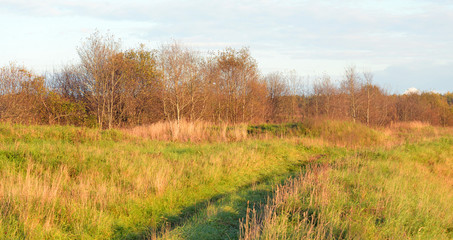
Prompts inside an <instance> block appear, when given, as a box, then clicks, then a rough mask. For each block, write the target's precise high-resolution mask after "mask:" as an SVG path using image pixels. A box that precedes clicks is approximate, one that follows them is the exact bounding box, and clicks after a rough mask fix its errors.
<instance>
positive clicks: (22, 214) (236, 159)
mask: <svg viewBox="0 0 453 240" xmlns="http://www.w3.org/2000/svg"><path fill="white" fill-rule="evenodd" d="M285 144H286V143H285V142H280V141H270V142H267V143H266V142H259V141H255V140H247V141H242V142H231V143H200V144H194V143H180V142H177V143H172V142H157V141H149V140H146V139H137V138H134V137H130V136H128V135H125V134H124V133H122V132H118V131H99V130H92V129H82V128H74V127H50V126H31V127H25V126H20V125H9V124H0V212H1V213H2V214H1V217H0V232H1V234H0V236H2V237H4V238H6V239H16V238H19V239H21V238H27V239H85V238H96V239H110V238H139V237H141V236H145V234H146V233H148V232H149V231H151V230H152V229H155V228H158V227H159V226H161V225H162V224H165V222H167V221H170V220H168V219H173V220H171V221H177V219H178V218H179V215H181V214H182V211H183V209H185V208H187V207H190V206H192V205H194V204H197V203H198V202H200V201H205V200H206V199H210V198H213V197H216V196H218V195H222V194H227V193H229V192H232V191H235V190H237V189H238V188H240V187H241V186H245V185H248V184H251V183H253V182H257V181H260V179H263V178H266V177H267V176H275V175H281V174H286V173H287V172H288V171H290V169H291V168H292V167H291V166H296V165H297V164H299V159H301V158H303V154H304V153H299V152H297V151H292V150H291V148H289V147H288V146H286V145H285ZM277 149H279V150H278V151H277ZM282 155H284V156H285V157H282Z"/></svg>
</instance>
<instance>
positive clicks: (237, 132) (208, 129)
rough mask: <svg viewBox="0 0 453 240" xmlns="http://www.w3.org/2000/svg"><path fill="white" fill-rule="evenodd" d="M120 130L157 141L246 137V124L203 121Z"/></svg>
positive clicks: (225, 139) (160, 123) (158, 123)
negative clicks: (219, 123)
mask: <svg viewBox="0 0 453 240" xmlns="http://www.w3.org/2000/svg"><path fill="white" fill-rule="evenodd" d="M122 131H124V132H125V133H127V134H130V135H133V136H138V137H142V138H147V139H152V140H159V141H180V142H202V141H210V142H227V141H240V140H245V139H247V126H246V125H244V124H237V125H228V124H221V125H214V124H213V123H210V122H205V121H194V122H189V121H186V120H181V121H179V123H178V122H177V121H167V122H157V123H154V124H151V125H146V126H137V127H133V128H130V129H123V130H122Z"/></svg>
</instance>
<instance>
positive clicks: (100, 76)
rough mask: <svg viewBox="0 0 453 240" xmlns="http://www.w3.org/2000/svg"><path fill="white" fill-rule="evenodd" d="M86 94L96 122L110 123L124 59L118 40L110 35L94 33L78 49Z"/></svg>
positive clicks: (111, 125) (110, 126) (102, 125)
mask: <svg viewBox="0 0 453 240" xmlns="http://www.w3.org/2000/svg"><path fill="white" fill-rule="evenodd" d="M77 50H78V53H79V57H80V60H81V66H82V69H83V71H84V74H83V75H82V77H83V78H82V84H83V88H84V89H85V90H86V93H85V98H86V99H87V100H88V101H89V103H90V106H91V107H92V109H93V110H94V111H95V113H96V116H97V121H98V125H99V127H100V128H103V127H104V123H107V124H108V127H109V128H112V127H113V115H114V112H115V101H116V100H117V98H118V96H117V94H116V92H117V88H118V87H119V84H120V82H121V81H122V80H123V78H122V74H121V70H120V68H121V67H122V64H123V61H122V56H123V55H122V53H121V52H120V42H119V41H118V40H116V39H115V38H114V37H113V36H112V35H101V34H100V33H99V32H95V33H93V34H92V35H91V36H90V37H88V38H87V39H86V41H85V42H84V43H83V44H82V46H81V47H79V48H78V49H77Z"/></svg>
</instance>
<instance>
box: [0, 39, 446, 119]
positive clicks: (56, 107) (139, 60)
mask: <svg viewBox="0 0 453 240" xmlns="http://www.w3.org/2000/svg"><path fill="white" fill-rule="evenodd" d="M77 52H78V55H79V62H78V63H76V64H71V65H66V66H64V67H62V68H60V69H58V70H56V71H54V72H53V73H48V74H45V75H37V74H35V73H33V72H31V71H30V70H27V69H26V68H25V67H23V66H18V65H16V64H10V65H8V66H5V67H2V68H1V69H0V121H7V122H13V123H22V124H71V125H77V126H90V127H99V128H114V127H131V126H137V125H145V124H151V123H154V122H158V121H177V122H179V121H181V120H182V119H184V120H188V121H197V120H203V121H209V122H214V123H220V122H222V123H232V124H234V123H264V122H274V123H279V122H297V121H303V120H304V119H308V118H328V119H344V120H352V121H354V122H362V123H365V124H368V125H377V126H384V125H388V124H390V123H392V122H399V121H423V122H429V123H431V124H433V125H442V126H453V94H452V93H447V94H438V93H433V92H425V93H421V94H417V93H412V94H403V95H397V94H390V93H388V91H386V90H385V89H383V88H381V87H379V86H378V85H376V84H374V83H373V75H372V74H371V73H369V72H359V71H357V69H356V68H355V67H348V68H346V69H345V73H344V76H343V78H342V79H341V81H340V83H339V84H337V83H336V82H335V81H333V80H332V79H331V77H330V76H328V75H324V76H321V77H318V78H316V79H314V80H313V81H312V82H311V84H308V83H307V81H305V80H304V79H303V78H301V77H300V76H298V75H297V74H296V73H295V72H289V73H282V72H274V73H270V74H267V75H265V76H263V75H262V74H260V72H259V69H258V67H257V63H256V60H255V59H254V58H253V57H252V56H251V54H250V51H249V49H248V48H241V49H233V48H226V49H224V50H222V51H218V52H216V53H212V54H208V55H206V54H201V53H199V52H197V51H195V50H193V49H190V48H188V47H185V46H183V45H182V44H178V43H176V42H173V43H169V44H164V45H162V46H161V47H159V48H158V49H154V50H148V49H147V48H146V47H145V46H144V45H140V46H139V47H137V48H132V49H127V50H122V49H121V44H120V42H119V40H117V39H115V38H114V36H112V35H103V34H101V33H99V32H95V33H93V34H92V35H91V36H90V37H88V38H87V39H85V40H84V41H83V42H82V44H81V45H80V46H79V47H78V48H77Z"/></svg>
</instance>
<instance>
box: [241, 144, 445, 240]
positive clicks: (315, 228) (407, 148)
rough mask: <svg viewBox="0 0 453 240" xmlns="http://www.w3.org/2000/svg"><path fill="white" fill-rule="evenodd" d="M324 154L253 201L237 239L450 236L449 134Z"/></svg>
mask: <svg viewBox="0 0 453 240" xmlns="http://www.w3.org/2000/svg"><path fill="white" fill-rule="evenodd" d="M331 160H333V161H330V162H329V163H328V164H327V165H325V166H324V167H323V168H321V169H320V168H317V167H314V168H310V169H309V171H307V172H305V173H303V174H302V175H301V176H300V177H299V178H298V179H297V180H293V181H289V182H287V183H286V184H284V185H282V187H280V191H279V194H278V196H280V197H279V198H273V199H271V200H269V201H268V203H267V205H266V206H260V207H257V208H256V209H257V210H258V211H261V212H260V213H258V214H255V215H252V214H250V215H249V217H248V222H251V221H252V220H255V223H254V224H243V226H242V227H243V229H244V233H243V234H242V239H338V238H341V239H394V238H397V239H452V238H453V188H452V186H453V137H452V136H448V137H443V138H439V139H436V140H430V141H423V142H419V143H412V144H405V145H402V146H398V147H395V148H393V149H391V150H382V149H374V150H355V151H351V152H350V153H349V154H346V155H344V156H343V157H341V158H339V159H331ZM314 172H315V173H316V174H315V173H314ZM281 196H284V197H281Z"/></svg>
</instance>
